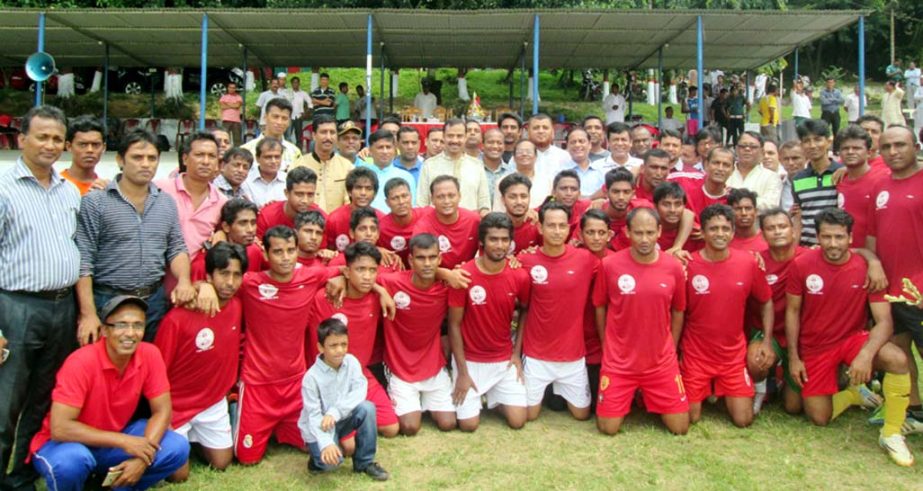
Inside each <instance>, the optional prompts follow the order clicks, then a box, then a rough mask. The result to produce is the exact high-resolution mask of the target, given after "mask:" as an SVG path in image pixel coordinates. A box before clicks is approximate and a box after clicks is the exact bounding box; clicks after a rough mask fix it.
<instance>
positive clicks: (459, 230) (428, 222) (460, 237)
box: [413, 208, 481, 269]
mask: <svg viewBox="0 0 923 491" xmlns="http://www.w3.org/2000/svg"><path fill="white" fill-rule="evenodd" d="M480 223H481V216H480V215H479V214H478V213H477V212H475V211H471V210H466V209H464V208H459V209H458V220H456V221H455V223H453V224H451V225H446V224H444V223H442V222H440V221H439V220H438V219H437V218H436V213H435V212H433V213H430V214H429V215H427V216H424V217H422V218H421V219H420V221H418V222H417V224H416V225H415V226H414V227H413V235H417V234H422V233H428V234H432V235H434V236H435V237H436V239H437V240H438V241H439V252H440V253H441V254H442V262H441V266H442V267H443V268H447V269H452V268H454V267H455V266H457V265H459V264H461V263H463V262H465V261H468V260H470V259H473V258H474V255H475V254H476V253H477V251H478V224H480Z"/></svg>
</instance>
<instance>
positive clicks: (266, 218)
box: [256, 201, 349, 247]
mask: <svg viewBox="0 0 923 491" xmlns="http://www.w3.org/2000/svg"><path fill="white" fill-rule="evenodd" d="M285 203H286V202H285V201H273V202H272V203H269V204H268V205H266V206H264V207H263V208H261V209H260V215H259V216H258V217H256V237H257V238H258V239H259V240H261V241H262V240H263V234H265V233H266V231H267V230H269V229H271V228H273V227H275V226H277V225H285V226H286V227H289V228H295V219H294V218H289V216H288V215H286V214H285ZM310 210H312V211H319V212H320V214H321V215H323V217H324V218H327V214H326V213H324V210H322V209H321V208H320V207H319V206H317V203H313V204H311V208H310ZM348 225H349V224H348V219H347V230H349V227H348ZM325 245H326V244H321V247H325Z"/></svg>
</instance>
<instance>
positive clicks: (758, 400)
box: [753, 380, 766, 416]
mask: <svg viewBox="0 0 923 491" xmlns="http://www.w3.org/2000/svg"><path fill="white" fill-rule="evenodd" d="M753 387H754V388H755V389H756V392H755V393H754V394H753V415H754V416H756V415H757V414H759V413H760V410H761V409H763V403H764V402H765V401H766V381H765V380H764V381H762V382H757V383H756V384H754V385H753Z"/></svg>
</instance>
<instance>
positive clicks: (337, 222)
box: [321, 204, 385, 252]
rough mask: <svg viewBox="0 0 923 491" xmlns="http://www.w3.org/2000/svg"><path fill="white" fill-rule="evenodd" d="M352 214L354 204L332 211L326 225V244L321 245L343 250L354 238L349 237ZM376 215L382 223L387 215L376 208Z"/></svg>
mask: <svg viewBox="0 0 923 491" xmlns="http://www.w3.org/2000/svg"><path fill="white" fill-rule="evenodd" d="M352 214H353V206H352V205H350V204H345V205H343V206H341V207H339V208H337V209H335V210H333V211H331V212H330V215H328V216H327V223H326V226H325V227H324V242H325V243H326V244H325V245H322V246H321V247H328V248H330V249H333V250H335V251H340V252H343V251H344V250H345V249H346V246H348V245H349V244H351V243H352V239H350V238H349V218H350V217H351V216H352ZM375 215H376V216H378V223H379V224H381V219H382V218H384V216H385V215H384V213H382V212H380V211H378V210H375Z"/></svg>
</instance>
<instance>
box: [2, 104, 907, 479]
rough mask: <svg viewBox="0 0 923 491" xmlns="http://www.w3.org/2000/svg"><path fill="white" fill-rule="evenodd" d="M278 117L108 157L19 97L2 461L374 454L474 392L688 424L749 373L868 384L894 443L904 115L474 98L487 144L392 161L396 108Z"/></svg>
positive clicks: (815, 387)
mask: <svg viewBox="0 0 923 491" xmlns="http://www.w3.org/2000/svg"><path fill="white" fill-rule="evenodd" d="M290 116H291V107H290V105H287V104H285V103H284V101H280V102H279V103H274V102H273V101H270V103H269V104H268V105H267V127H266V131H265V132H264V134H263V135H262V136H261V137H260V138H259V139H257V140H255V141H254V142H251V143H249V144H247V145H246V146H245V147H244V148H238V147H233V148H227V147H228V144H227V141H226V139H224V138H222V137H221V135H220V134H218V133H216V134H209V133H196V134H194V135H192V136H191V137H190V138H189V139H188V140H187V141H186V142H185V144H184V146H183V148H182V150H181V155H180V157H181V159H180V165H179V168H178V170H177V172H174V173H171V174H170V176H169V177H168V178H166V179H162V180H156V181H155V179H154V178H155V175H156V174H157V168H158V165H160V164H161V162H160V152H159V150H158V147H157V141H156V138H155V137H154V136H153V135H151V134H150V133H147V132H145V131H142V130H138V131H133V132H130V133H128V134H127V135H125V137H124V139H123V140H122V142H121V144H120V146H119V148H118V149H117V156H116V160H117V163H118V165H119V168H120V173H119V174H118V175H117V176H116V177H115V178H114V179H112V180H111V181H109V180H105V179H100V178H99V177H98V176H96V174H95V172H94V170H93V166H95V164H96V163H97V162H98V161H99V156H100V155H101V154H102V151H103V150H104V144H103V139H102V138H103V131H102V127H101V126H99V123H98V122H96V121H95V120H93V119H92V118H87V117H80V118H73V119H72V120H71V121H67V119H66V118H65V115H64V114H63V113H62V112H61V111H60V110H58V109H56V108H54V107H50V106H39V107H36V108H33V109H32V110H30V111H29V113H28V114H27V115H26V116H25V118H24V124H23V128H22V134H21V136H20V137H19V144H20V148H21V149H22V154H21V156H20V158H19V159H18V161H17V162H16V164H15V166H14V167H13V168H12V169H10V170H9V171H7V172H5V173H4V174H3V175H2V176H0V260H2V263H3V264H4V267H3V268H2V269H0V349H3V357H2V359H0V393H2V394H4V397H2V398H0V454H2V461H0V465H2V466H3V467H4V470H5V473H4V476H3V481H2V485H3V488H4V489H7V488H9V489H31V487H32V486H33V482H34V478H35V472H38V474H40V475H41V476H42V477H44V479H45V481H46V483H47V485H48V487H49V489H80V488H82V486H83V485H84V483H85V482H86V481H87V479H99V480H100V482H102V483H103V484H104V485H106V486H109V485H111V486H113V487H116V488H122V487H125V488H133V489H145V488H147V487H150V486H152V485H153V484H155V483H157V482H158V481H160V480H162V479H170V480H172V481H182V480H184V479H186V477H187V476H188V473H189V464H188V459H189V456H190V443H192V444H194V446H193V448H195V449H197V450H198V452H197V453H198V455H199V456H200V457H201V458H202V459H204V460H205V461H206V462H207V463H208V464H209V465H211V466H213V467H214V468H217V469H224V468H226V467H227V466H228V465H230V464H231V463H232V462H233V461H234V460H235V458H236V460H237V461H238V462H239V463H241V464H243V465H250V464H256V463H258V462H259V461H260V460H261V459H262V457H263V456H264V454H265V451H266V448H267V445H268V443H269V441H270V440H271V439H272V438H275V440H276V441H278V442H279V443H283V444H286V445H291V446H293V447H296V448H298V449H301V450H303V451H305V452H307V453H308V454H309V458H308V464H307V467H308V469H309V471H311V472H326V471H330V470H332V469H334V468H335V467H337V466H338V465H339V464H340V463H341V462H342V461H343V460H344V458H345V457H350V456H351V458H352V462H353V469H354V471H356V472H361V473H364V474H367V475H368V476H370V477H371V478H373V479H376V480H384V479H387V478H388V477H389V476H388V473H387V472H386V471H385V470H384V469H383V468H382V467H381V466H380V465H379V464H378V463H377V462H375V460H374V458H375V454H376V438H377V436H384V437H393V436H396V435H398V434H403V435H407V436H410V435H414V434H416V433H417V432H418V431H420V428H421V426H422V424H423V423H422V421H423V418H422V414H423V413H424V412H428V413H430V416H431V419H432V421H433V422H434V423H435V425H436V427H438V428H439V429H440V430H443V431H450V430H452V429H455V428H459V429H461V430H462V431H475V430H476V429H477V427H478V424H479V418H480V413H481V411H482V410H484V408H485V404H486V408H487V409H497V410H498V411H499V412H500V413H501V414H502V415H503V417H504V418H505V420H506V422H507V423H508V425H509V426H510V427H512V428H521V427H522V426H524V425H525V424H527V422H528V421H530V420H534V419H536V418H538V417H539V416H540V413H541V410H542V408H543V406H545V407H554V406H559V407H557V409H564V408H566V410H567V411H569V412H570V414H572V415H573V417H574V418H576V419H578V420H586V419H589V418H590V417H591V415H592V414H593V413H594V412H595V415H596V421H597V427H598V428H599V430H600V431H601V432H602V433H604V434H615V433H617V432H618V431H619V429H620V427H621V425H622V422H623V420H624V418H625V416H626V415H628V413H629V412H630V411H631V409H632V407H633V406H634V407H638V408H642V409H643V410H646V411H648V412H652V413H657V414H660V415H661V416H662V419H663V422H664V424H665V426H666V427H667V428H668V429H669V431H671V432H673V433H676V434H685V433H686V432H687V431H688V428H689V425H690V423H695V422H696V421H698V420H699V419H700V418H701V415H702V405H703V402H704V401H706V400H707V399H709V398H710V397H711V396H716V397H723V398H724V400H725V404H726V407H727V413H728V416H729V418H730V419H731V421H732V422H733V424H735V425H737V426H740V427H745V426H748V425H750V424H751V423H752V421H753V419H754V416H755V414H757V413H758V412H759V410H760V407H761V405H762V403H763V400H764V399H765V398H766V395H767V389H766V387H767V383H766V382H767V380H768V381H769V384H768V386H770V387H777V388H778V390H777V392H778V393H780V394H781V398H782V400H783V401H784V407H785V409H786V410H787V411H789V412H792V413H799V412H804V413H805V414H806V415H807V416H808V418H809V419H810V420H811V421H812V422H813V423H815V424H818V425H826V424H828V423H829V422H830V421H831V420H833V419H834V418H836V417H837V416H838V415H839V414H841V413H842V412H843V411H844V410H846V409H847V408H849V407H851V406H854V405H858V406H865V407H868V408H872V409H876V408H877V409H878V412H877V413H876V415H877V418H878V422H879V423H880V424H881V425H882V429H881V433H880V437H879V444H880V445H881V447H882V448H883V449H885V451H886V452H887V453H888V455H889V456H890V457H891V459H892V460H894V461H895V462H896V463H897V464H899V465H904V466H909V465H912V464H913V462H914V459H913V455H912V453H911V452H910V450H909V449H908V447H907V445H906V442H905V439H904V434H905V433H908V432H916V431H919V430H921V429H923V423H920V422H919V421H920V420H923V415H921V414H920V413H921V412H923V408H921V407H920V401H919V395H918V393H917V391H916V390H914V387H915V381H916V376H917V374H916V367H915V365H914V364H913V360H912V357H908V355H907V353H908V350H909V346H910V343H911V341H912V342H916V343H921V344H923V310H921V303H923V298H921V296H920V292H919V290H918V289H917V287H919V286H923V255H921V253H920V251H921V250H923V203H921V202H920V200H919V199H918V198H917V195H918V194H919V193H920V190H921V189H923V172H920V169H921V165H920V164H919V163H918V161H917V159H916V150H917V141H916V137H915V136H914V134H913V132H912V131H910V130H908V129H907V128H904V127H899V126H895V127H891V128H888V129H887V130H885V131H883V132H882V131H881V130H882V128H881V127H880V126H879V127H878V131H877V133H874V134H870V132H868V131H866V130H865V129H863V127H860V126H858V125H850V126H849V127H847V128H845V129H844V130H842V131H841V132H840V133H839V134H838V135H836V139H835V140H834V139H833V135H831V134H830V130H829V128H828V127H827V126H826V124H825V123H824V122H823V121H813V120H811V121H807V122H805V124H804V125H803V126H802V127H800V128H799V137H800V141H798V142H792V144H791V145H789V144H788V143H786V144H784V145H781V146H780V145H778V144H777V143H775V142H767V141H765V140H764V139H763V138H762V137H760V135H759V134H753V133H745V134H744V135H743V137H742V138H741V140H740V142H739V143H738V145H737V149H736V151H735V149H731V148H726V147H723V146H720V144H719V143H720V141H721V139H720V138H711V140H712V141H710V142H709V141H708V140H709V139H710V137H709V136H708V131H707V130H706V129H703V130H702V131H701V133H702V134H705V135H706V136H705V137H704V138H701V139H699V138H696V140H695V144H698V143H700V142H701V143H704V144H703V145H701V146H699V145H696V147H697V148H695V149H693V151H692V152H691V153H690V154H686V151H685V149H684V148H683V146H684V143H686V142H684V141H683V140H682V139H681V138H680V137H679V135H678V134H677V133H675V132H672V131H662V132H660V134H659V137H658V142H656V143H653V144H652V141H651V135H650V132H649V131H648V130H646V129H644V128H642V129H644V132H636V131H635V129H631V128H628V127H627V126H625V125H624V124H621V123H614V124H612V125H609V126H608V127H606V128H603V127H602V123H601V121H600V120H599V118H593V117H591V118H587V120H586V121H585V124H584V125H583V126H577V127H575V128H573V129H571V130H570V132H569V134H568V135H567V151H565V150H562V149H561V148H558V147H555V146H554V145H553V144H551V139H552V134H553V131H551V124H550V118H548V117H547V116H546V115H542V114H539V115H536V116H533V118H532V119H531V120H530V121H529V122H527V124H526V125H525V126H524V128H523V127H520V126H519V125H520V123H519V121H518V119H516V118H512V119H514V120H515V121H512V123H516V125H515V126H516V127H515V129H514V130H511V131H509V133H507V132H506V131H504V130H503V127H504V124H505V123H506V121H507V120H508V119H509V118H507V119H506V120H504V119H502V120H501V121H500V123H501V125H500V126H501V128H500V130H499V131H497V130H495V132H494V133H493V134H492V135H490V136H492V137H494V139H495V140H496V141H495V142H493V143H488V142H487V141H486V140H487V139H485V138H482V137H481V135H480V128H478V129H477V135H476V136H477V139H480V142H481V143H482V144H483V145H482V146H481V145H478V144H476V143H477V139H475V138H472V132H473V130H470V129H469V128H467V126H468V125H466V123H465V122H464V121H460V120H450V121H448V122H446V124H445V127H444V128H443V130H442V131H441V132H439V133H441V134H442V135H441V136H442V137H443V138H444V142H440V144H442V143H444V147H442V148H443V149H442V151H441V152H440V153H438V154H436V155H433V156H431V157H430V158H428V159H426V160H425V161H424V162H419V165H418V166H414V165H413V162H412V161H411V162H405V163H409V164H411V165H410V167H409V168H407V169H405V168H404V167H405V166H402V165H399V164H400V163H401V162H402V161H404V160H406V159H402V158H401V156H400V155H399V154H400V153H404V154H406V153H409V152H413V150H412V148H411V147H410V146H407V147H405V146H404V145H403V138H404V137H407V138H411V137H412V136H413V135H410V133H411V132H410V131H405V129H403V128H400V127H399V124H396V126H398V128H395V129H387V128H381V129H379V130H377V131H376V132H374V133H373V134H371V135H369V139H368V141H369V146H368V148H367V149H362V150H361V151H360V150H359V147H358V145H355V146H350V145H341V141H340V140H341V139H343V137H344V136H356V135H358V137H359V139H361V136H362V132H361V130H360V129H359V128H357V127H356V126H355V125H354V124H352V123H351V122H349V121H347V122H344V123H340V124H339V125H337V123H336V121H334V120H333V119H332V118H325V117H318V118H317V119H316V120H315V121H314V133H315V135H316V141H315V146H314V149H313V151H312V152H311V153H310V154H309V155H304V156H301V155H300V152H297V148H294V147H293V148H290V147H289V145H290V144H287V142H285V141H284V140H282V139H281V138H278V137H279V136H281V134H282V133H284V131H285V129H286V128H287V126H288V122H289V119H288V118H290ZM382 126H384V124H383V125H382ZM597 126H598V128H597ZM523 129H525V130H526V131H527V132H528V138H527V139H522V140H520V139H519V138H520V135H521V132H522V130H523ZM219 133H220V132H219ZM644 133H647V136H646V137H645V135H644ZM603 134H604V136H603ZM225 136H226V135H225ZM416 136H417V140H416V142H417V145H419V135H416ZM642 139H646V142H644V143H643V144H641V143H640V141H641V140H642ZM601 140H603V145H602V146H608V147H609V148H608V150H605V149H600V148H599V147H600V146H601V145H600V141H601ZM751 140H752V141H751ZM357 141H358V139H357ZM832 142H833V143H835V155H836V159H831V155H830V153H829V152H828V148H829V147H830V144H831V143H832ZM354 143H355V142H354ZM770 143H771V144H772V145H774V148H775V149H776V150H781V152H780V153H782V155H781V156H776V157H775V158H776V159H777V160H776V162H775V166H776V168H777V169H778V168H780V165H779V163H780V161H781V162H782V164H783V165H782V166H781V168H782V169H783V171H789V172H788V173H783V172H777V171H776V170H773V169H772V165H771V164H770V163H769V162H768V159H769V156H768V154H769V153H771V152H770V147H769V146H768V144H770ZM606 144H607V145H606ZM434 145H435V142H434ZM787 145H788V146H787ZM652 146H656V148H651V147H652ZM247 147H249V148H247ZM780 147H781V148H780ZM65 148H67V149H68V150H69V151H70V152H71V154H72V155H73V162H72V165H71V167H70V168H69V169H67V170H66V171H64V172H58V171H57V170H56V169H55V168H54V164H55V163H56V162H57V160H58V158H59V157H60V156H61V154H62V152H63V151H64V150H65ZM343 149H345V150H346V151H345V152H344V151H342V150H343ZM350 149H352V150H350ZM251 150H252V152H251ZM764 152H766V154H767V155H764ZM786 152H788V153H786ZM344 153H346V155H344ZM876 153H877V155H876ZM789 154H791V155H792V157H791V159H790V160H791V161H789ZM405 156H406V155H405ZM414 157H417V156H416V155H414ZM421 160H422V159H421ZM836 160H839V161H840V162H837V161H836ZM764 164H765V165H764ZM841 168H842V169H841ZM413 170H416V171H417V172H416V173H414V172H411V171H413ZM767 172H768V174H767ZM491 174H496V175H495V176H493V177H496V179H490V177H491ZM767 176H768V177H767ZM772 179H775V180H776V181H772ZM488 183H489V184H488ZM747 183H752V184H753V186H752V187H753V188H756V189H750V188H748V187H747V185H746V184H747ZM786 185H787V187H786ZM786 191H787V192H788V193H789V196H790V197H791V198H792V200H793V202H792V203H790V204H788V205H786V204H785V203H784V196H785V192H786ZM831 191H832V196H833V198H832V202H831V200H830V193H831ZM81 195H82V198H81ZM767 202H768V203H767ZM780 205H781V206H782V207H780ZM915 285H916V286H915ZM843 365H845V366H846V367H848V368H847V369H846V370H845V372H842V373H841V371H840V367H841V366H843ZM873 379H880V382H881V394H880V395H879V394H878V393H876V392H875V391H873V390H871V389H870V388H869V386H868V385H867V384H868V383H869V382H871V381H872V380H873ZM639 390H640V395H641V396H640V397H636V395H637V394H638V392H639ZM772 392H773V391H770V393H772ZM229 401H231V402H233V404H230V403H229ZM873 419H874V418H873ZM232 421H233V424H232ZM11 459H12V462H11V465H10V466H9V467H8V466H7V464H8V462H10V461H11ZM7 468H9V472H6V469H7Z"/></svg>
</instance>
